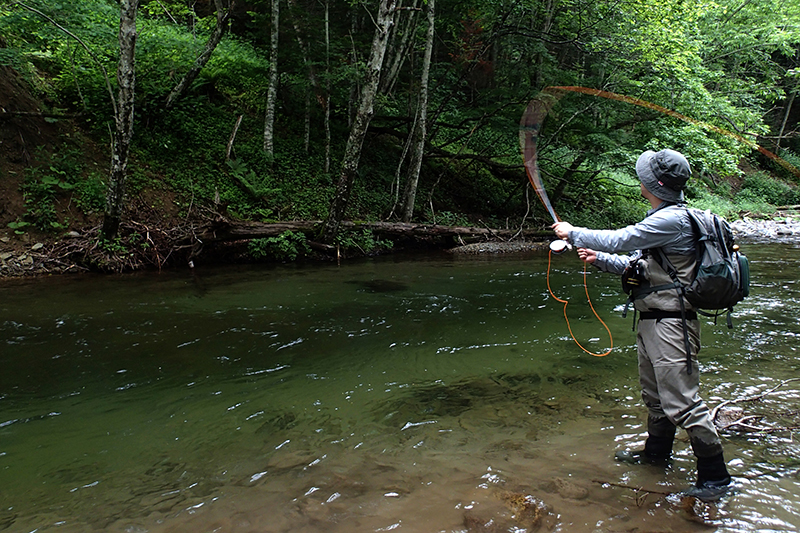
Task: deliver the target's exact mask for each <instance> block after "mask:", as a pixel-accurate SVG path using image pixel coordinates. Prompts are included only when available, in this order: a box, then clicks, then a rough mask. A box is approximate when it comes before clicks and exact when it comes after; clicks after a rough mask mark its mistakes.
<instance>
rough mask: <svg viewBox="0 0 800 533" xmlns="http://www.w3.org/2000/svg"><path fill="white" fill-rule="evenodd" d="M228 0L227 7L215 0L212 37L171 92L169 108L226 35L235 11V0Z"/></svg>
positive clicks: (168, 98)
mask: <svg viewBox="0 0 800 533" xmlns="http://www.w3.org/2000/svg"><path fill="white" fill-rule="evenodd" d="M225 1H227V4H228V6H227V8H226V7H225V5H224V3H223V0H214V3H215V4H216V6H217V25H216V26H215V27H214V32H213V33H212V34H211V37H209V38H208V42H207V43H206V46H205V48H204V49H203V52H202V53H201V54H200V55H199V56H198V58H197V59H195V61H194V65H193V66H192V68H191V69H189V72H187V73H186V75H185V76H184V77H183V78H182V79H181V81H180V82H178V84H177V85H176V86H175V88H174V89H172V92H170V93H169V96H168V97H167V104H166V107H167V109H172V106H174V105H175V102H176V101H177V100H178V98H180V97H181V96H183V94H184V93H185V92H186V91H187V90H188V88H189V87H190V86H191V85H192V82H194V80H195V79H196V78H197V76H198V74H200V71H201V70H203V67H205V66H206V63H208V60H209V59H211V54H212V53H214V49H216V48H217V45H218V44H219V42H220V41H221V40H222V36H223V35H225V30H226V29H227V27H228V20H229V19H230V17H231V12H232V11H233V0H225Z"/></svg>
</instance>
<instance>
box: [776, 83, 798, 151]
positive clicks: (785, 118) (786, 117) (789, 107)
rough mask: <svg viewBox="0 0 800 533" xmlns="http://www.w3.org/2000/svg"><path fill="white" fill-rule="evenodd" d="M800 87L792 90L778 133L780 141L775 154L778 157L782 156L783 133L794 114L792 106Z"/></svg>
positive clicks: (777, 141) (777, 142) (778, 140)
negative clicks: (791, 115)
mask: <svg viewBox="0 0 800 533" xmlns="http://www.w3.org/2000/svg"><path fill="white" fill-rule="evenodd" d="M798 86H800V85H798ZM798 86H796V87H795V88H793V89H791V91H790V94H789V101H788V102H786V109H785V110H784V113H783V121H782V122H781V130H780V131H779V132H778V139H777V140H776V141H775V153H776V154H778V155H780V154H781V140H783V132H784V131H786V123H787V122H788V121H789V115H790V114H791V113H792V104H794V97H795V95H796V94H797V90H798Z"/></svg>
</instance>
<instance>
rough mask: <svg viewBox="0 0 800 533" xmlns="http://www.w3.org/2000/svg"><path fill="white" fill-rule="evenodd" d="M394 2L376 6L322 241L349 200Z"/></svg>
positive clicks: (332, 235)
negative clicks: (355, 108) (356, 104)
mask: <svg viewBox="0 0 800 533" xmlns="http://www.w3.org/2000/svg"><path fill="white" fill-rule="evenodd" d="M395 5H396V0H381V2H380V5H379V7H378V18H377V21H376V23H377V28H375V36H374V37H373V39H372V49H371V51H370V57H369V62H368V63H367V69H366V74H365V80H364V85H363V88H362V91H361V102H360V104H359V107H358V112H357V113H356V117H355V121H354V122H353V127H352V128H351V130H350V136H349V138H348V139H347V147H346V149H345V154H344V160H343V161H342V171H341V174H340V175H339V182H338V184H337V186H336V193H335V195H334V197H333V201H332V202H331V208H330V212H329V214H328V219H327V220H326V221H325V225H324V227H323V229H322V234H321V238H322V241H323V242H325V243H328V244H330V243H332V242H333V241H334V240H335V239H336V236H337V234H338V232H339V224H340V223H341V222H342V220H343V218H344V213H345V210H346V209H347V204H348V202H349V201H350V192H351V190H352V187H353V181H354V180H355V176H356V171H357V170H358V163H359V160H360V159H361V148H362V146H363V144H364V137H365V136H366V134H367V128H368V127H369V123H370V120H371V119H372V115H373V113H374V109H373V104H374V102H375V94H376V93H377V91H378V82H379V81H380V77H381V67H382V65H383V58H384V56H385V55H386V46H387V43H388V40H389V30H390V29H391V26H392V23H393V21H394V12H395Z"/></svg>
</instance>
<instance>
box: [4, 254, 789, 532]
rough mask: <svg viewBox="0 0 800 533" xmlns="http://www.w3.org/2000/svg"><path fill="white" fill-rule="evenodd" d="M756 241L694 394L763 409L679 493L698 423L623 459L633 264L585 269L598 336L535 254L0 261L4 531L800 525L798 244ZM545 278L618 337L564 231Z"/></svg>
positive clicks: (749, 412)
mask: <svg viewBox="0 0 800 533" xmlns="http://www.w3.org/2000/svg"><path fill="white" fill-rule="evenodd" d="M742 248H743V250H744V251H745V252H746V253H747V255H748V257H749V258H750V260H751V263H752V289H751V295H750V297H749V298H748V299H747V300H745V301H744V302H743V303H741V304H740V305H738V306H737V309H736V311H735V313H734V317H733V320H734V324H735V327H734V329H732V330H728V329H727V328H726V327H725V321H724V320H720V321H719V322H718V324H716V325H715V324H714V323H713V321H710V320H706V321H704V323H703V345H704V346H703V349H702V351H701V353H700V360H701V365H702V376H703V377H702V383H703V388H702V395H703V397H704V398H705V399H706V401H707V402H708V403H709V405H710V406H712V407H713V406H716V405H719V404H720V403H722V402H724V401H730V400H736V399H742V398H746V397H751V396H758V395H763V397H761V398H759V399H758V400H754V401H751V402H746V403H738V404H736V405H737V406H738V407H742V408H743V409H744V414H745V415H746V416H753V417H754V418H750V419H748V420H749V421H750V422H751V425H753V426H758V427H762V428H763V427H769V428H771V429H770V430H769V431H760V432H756V431H742V430H733V429H730V430H726V431H724V432H723V437H724V446H725V452H726V459H727V460H728V464H729V469H730V470H731V472H732V474H733V475H734V476H735V478H734V481H735V489H734V491H733V493H732V494H731V495H730V496H729V497H727V498H726V499H724V500H723V501H722V502H720V503H719V504H701V503H698V502H690V501H687V500H685V499H682V498H680V496H678V495H677V494H676V493H677V492H679V491H680V490H682V489H685V488H686V487H688V486H689V485H690V484H691V483H692V482H693V481H694V460H693V456H692V454H691V451H690V449H689V444H688V441H687V439H686V435H685V433H684V432H682V431H681V432H679V439H678V442H677V444H676V448H675V449H676V453H675V457H674V459H673V461H672V463H671V465H670V466H668V467H667V468H666V469H665V468H656V467H632V466H628V465H623V464H620V463H616V462H614V460H613V454H614V451H615V450H618V449H621V448H624V447H635V446H637V445H640V444H641V443H642V442H643V439H644V432H645V428H644V423H645V420H646V411H645V409H644V407H643V406H642V404H641V402H640V399H639V390H638V382H637V375H636V361H635V359H636V349H635V335H634V333H633V332H632V331H631V320H630V316H628V318H627V319H623V318H621V316H620V315H621V309H622V304H623V302H624V298H623V295H622V294H621V293H620V291H619V288H618V283H619V281H618V279H616V278H614V277H613V276H610V275H606V274H601V273H598V272H594V271H592V270H590V271H589V274H588V276H587V283H588V290H589V294H590V296H591V300H592V303H593V305H594V307H595V309H596V310H597V312H598V314H599V316H600V317H601V318H602V319H603V320H604V321H605V322H606V323H607V325H608V327H609V329H610V333H611V335H612V337H613V345H614V348H613V350H612V352H611V354H610V355H608V356H605V357H596V356H592V355H590V354H588V353H585V352H584V351H582V350H581V349H580V348H579V347H578V346H577V345H576V344H575V343H574V342H573V340H572V339H571V338H570V335H569V331H568V329H567V325H566V323H565V320H564V316H563V306H562V304H560V303H558V302H557V301H555V300H554V299H552V298H551V296H550V294H549V292H548V288H547V276H546V274H547V271H548V258H547V256H546V255H544V254H539V255H536V254H534V255H527V256H522V255H517V256H511V255H508V256H492V257H466V258H465V257H458V256H452V255H447V254H441V255H438V254H434V255H428V256H426V257H424V258H420V257H401V256H395V257H385V258H375V259H364V260H358V261H352V262H348V263H345V264H343V265H341V266H336V265H271V266H249V267H235V268H234V267H226V268H216V269H204V268H202V267H199V268H197V269H196V271H195V272H194V273H193V272H189V271H178V270H175V271H169V272H162V273H146V274H134V275H120V276H102V277H101V276H93V275H79V276H60V277H52V278H47V277H42V278H37V279H27V280H9V281H4V282H2V284H0V531H8V532H25V533H27V532H33V531H37V532H40V531H58V532H69V533H73V532H75V533H78V532H80V533H83V532H90V531H98V530H102V531H111V532H131V533H135V532H173V533H177V532H206V531H208V532H214V531H220V532H290V531H291V532H322V531H325V532H372V531H407V532H415V533H416V532H434V531H441V532H490V531H492V532H493V531H498V532H499V531H516V532H523V531H564V532H578V533H581V532H617V531H682V532H691V531H719V532H753V531H796V530H797V529H798V528H800V518H798V516H800V478H798V470H799V469H800V461H798V459H797V457H798V451H800V446H799V445H798V444H797V443H794V442H793V437H794V436H797V432H796V430H794V431H793V430H792V429H791V428H793V427H796V426H798V425H800V424H798V415H797V413H798V411H799V410H800V382H798V383H795V382H792V381H789V380H790V379H791V378H792V377H794V376H797V375H798V372H797V371H798V366H800V364H799V363H798V353H797V349H798V346H799V345H798V343H797V337H798V335H800V323H799V322H798V318H797V317H798V316H800V286H799V285H798V272H799V271H800V248H799V247H798V246H797V245H793V244H790V243H784V244H768V245H767V244H760V243H752V244H749V245H748V244H747V243H745V244H743V245H742ZM550 285H551V287H552V289H553V292H554V293H555V294H556V295H557V296H559V297H561V298H566V299H569V301H570V304H569V305H568V306H567V314H568V316H569V319H570V324H571V326H572V329H573V331H574V333H575V335H576V337H577V338H578V339H579V340H580V341H581V343H582V344H583V345H584V346H586V347H587V348H588V349H589V350H590V351H594V352H603V351H605V350H606V349H607V348H608V347H610V344H611V341H610V340H609V334H608V333H607V332H606V330H605V329H604V328H603V326H602V324H601V323H600V322H598V320H597V319H596V318H595V317H594V315H592V313H591V311H590V309H589V307H588V305H587V303H586V298H585V296H584V288H583V280H582V264H581V263H580V262H579V261H578V260H577V258H576V257H575V256H574V254H572V255H562V256H555V257H554V258H553V264H552V266H551V270H550ZM771 389H774V390H772V391H770V390H771ZM765 393H766V394H765ZM635 488H642V489H643V490H640V491H636V490H634V489H635Z"/></svg>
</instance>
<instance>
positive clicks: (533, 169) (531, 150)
mask: <svg viewBox="0 0 800 533" xmlns="http://www.w3.org/2000/svg"><path fill="white" fill-rule="evenodd" d="M566 92H575V93H582V94H587V95H590V96H599V97H602V98H607V99H609V100H617V101H620V102H625V103H628V104H632V105H637V106H640V107H644V108H647V109H652V110H654V111H658V112H660V113H663V114H665V115H667V116H670V117H673V118H677V119H679V120H682V121H684V122H687V123H689V124H693V125H695V126H698V127H700V128H703V129H704V130H707V131H712V132H714V133H719V134H721V135H725V136H727V137H730V138H732V139H736V140H737V141H739V142H742V143H744V144H746V145H747V146H749V147H750V148H752V149H755V150H758V151H759V152H760V153H762V154H763V155H765V156H767V157H768V158H770V159H772V160H773V161H775V162H776V163H778V164H779V165H780V166H782V167H783V168H785V169H786V170H788V171H789V172H791V173H792V174H794V175H795V176H797V177H800V170H798V169H797V168H796V167H794V166H793V165H792V164H791V163H789V162H788V161H786V160H784V159H782V158H781V157H779V156H778V155H777V154H774V153H772V152H770V151H769V150H767V149H766V148H764V147H762V146H759V145H758V144H757V143H755V142H753V141H751V140H750V139H748V138H746V137H744V136H742V135H739V134H738V133H734V132H731V131H728V130H726V129H723V128H720V127H718V126H714V125H713V124H709V123H707V122H703V121H700V120H697V119H694V118H691V117H687V116H686V115H682V114H681V113H678V112H677V111H673V110H671V109H667V108H666V107H662V106H660V105H657V104H653V103H651V102H648V101H646V100H642V99H640V98H634V97H632V96H626V95H623V94H618V93H613V92H610V91H602V90H600V89H591V88H589V87H578V86H552V87H546V88H545V89H544V90H542V92H541V93H539V95H538V96H537V97H536V98H534V99H533V100H531V101H530V102H529V103H528V107H527V108H526V109H525V112H524V113H523V114H522V119H521V120H520V124H519V142H520V149H521V151H522V159H523V163H524V165H525V173H526V174H527V175H528V181H530V183H531V186H532V187H533V190H535V191H536V194H537V196H538V197H539V200H541V202H542V205H543V206H544V208H545V209H546V210H547V212H548V213H549V214H550V216H551V217H552V219H553V223H557V222H560V221H561V219H560V218H559V216H558V214H556V212H555V209H553V205H552V204H551V203H550V198H549V197H548V196H547V191H546V190H545V188H544V184H543V183H542V179H541V175H540V172H539V162H538V153H537V142H538V137H539V131H540V130H541V128H542V123H543V122H544V119H545V117H546V116H547V114H548V113H549V112H550V109H551V108H552V107H553V106H554V105H555V104H556V103H557V102H558V101H559V100H560V99H561V97H562V96H564V94H565V93H566ZM567 247H568V245H567V244H566V243H563V247H562V248H561V250H562V251H563V250H565V249H566V248H567ZM552 256H553V248H552V246H551V250H550V252H549V254H548V257H547V290H548V291H549V292H550V296H552V297H553V299H555V300H556V301H558V302H560V303H563V304H564V320H565V321H566V323H567V329H568V330H569V334H570V336H571V337H572V340H573V341H575V344H577V345H578V346H579V347H580V348H581V350H583V351H584V352H586V353H588V354H591V355H593V356H595V357H603V356H606V355H608V354H609V353H611V350H612V349H613V347H614V339H613V338H612V336H611V331H610V330H609V329H608V326H606V323H605V322H603V319H601V318H600V316H599V315H598V314H597V312H596V311H595V309H594V305H593V304H592V299H591V298H590V297H589V288H588V286H587V284H586V277H587V264H586V263H585V262H584V264H583V287H584V290H585V291H586V299H587V300H588V302H589V307H590V308H591V309H592V313H594V316H595V317H597V320H598V321H599V322H600V323H601V324H602V325H603V327H604V328H605V329H606V331H607V332H608V338H609V342H610V344H611V346H610V347H609V349H608V351H606V352H604V353H594V352H592V351H590V350H587V349H586V348H584V347H583V345H581V343H580V342H578V339H576V338H575V335H574V334H573V332H572V326H571V325H570V323H569V317H568V316H567V305H569V301H568V300H563V299H561V298H559V297H557V296H556V295H555V294H554V293H553V290H552V289H551V288H550V267H551V261H552Z"/></svg>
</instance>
